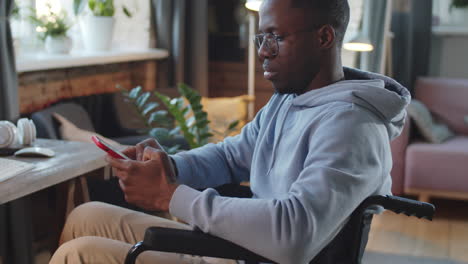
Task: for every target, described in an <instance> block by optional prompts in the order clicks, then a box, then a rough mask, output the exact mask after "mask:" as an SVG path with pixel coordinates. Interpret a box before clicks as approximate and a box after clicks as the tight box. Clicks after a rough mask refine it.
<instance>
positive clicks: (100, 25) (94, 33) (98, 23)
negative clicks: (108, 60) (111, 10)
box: [80, 16, 115, 52]
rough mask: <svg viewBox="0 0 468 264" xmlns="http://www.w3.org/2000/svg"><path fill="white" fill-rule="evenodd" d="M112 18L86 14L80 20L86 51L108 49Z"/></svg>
mask: <svg viewBox="0 0 468 264" xmlns="http://www.w3.org/2000/svg"><path fill="white" fill-rule="evenodd" d="M114 23H115V21H114V18H113V17H104V16H86V17H83V18H82V19H81V20H80V26H81V33H82V36H83V44H84V47H85V49H86V51H90V52H94V51H106V50H109V49H110V46H111V41H112V33H113V31H114Z"/></svg>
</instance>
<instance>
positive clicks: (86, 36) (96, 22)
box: [73, 0, 132, 51]
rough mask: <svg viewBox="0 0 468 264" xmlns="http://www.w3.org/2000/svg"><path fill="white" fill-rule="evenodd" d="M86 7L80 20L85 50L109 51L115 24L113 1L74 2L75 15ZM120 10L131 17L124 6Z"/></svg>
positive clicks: (85, 0) (80, 0) (81, 0)
mask: <svg viewBox="0 0 468 264" xmlns="http://www.w3.org/2000/svg"><path fill="white" fill-rule="evenodd" d="M86 3H87V5H86ZM86 6H87V9H86V14H85V16H83V17H81V19H80V26H81V32H82V36H83V43H84V46H85V49H86V50H88V51H105V50H109V48H110V44H111V41H112V35H113V31H114V24H115V19H114V17H113V16H114V13H115V6H114V0H74V2H73V7H74V12H75V15H80V14H82V13H83V12H84V11H85V7H86ZM122 10H123V12H124V14H125V15H126V16H127V17H131V16H132V15H131V13H130V12H129V10H128V9H127V8H126V7H125V6H122Z"/></svg>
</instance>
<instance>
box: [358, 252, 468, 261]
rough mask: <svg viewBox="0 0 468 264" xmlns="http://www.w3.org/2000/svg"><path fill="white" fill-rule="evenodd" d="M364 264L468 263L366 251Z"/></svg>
mask: <svg viewBox="0 0 468 264" xmlns="http://www.w3.org/2000/svg"><path fill="white" fill-rule="evenodd" d="M362 263H363V264H395V263H398V264H468V263H466V262H457V261H454V260H450V259H443V258H440V259H437V258H427V257H414V256H402V255H394V254H388V253H381V252H375V251H366V252H365V253H364V257H363V259H362Z"/></svg>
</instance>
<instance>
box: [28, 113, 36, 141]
mask: <svg viewBox="0 0 468 264" xmlns="http://www.w3.org/2000/svg"><path fill="white" fill-rule="evenodd" d="M29 127H30V128H31V144H32V143H34V142H35V141H36V139H37V129H36V125H34V122H33V121H32V120H31V119H29Z"/></svg>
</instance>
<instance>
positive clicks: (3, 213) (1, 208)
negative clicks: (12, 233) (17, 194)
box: [0, 204, 8, 264]
mask: <svg viewBox="0 0 468 264" xmlns="http://www.w3.org/2000/svg"><path fill="white" fill-rule="evenodd" d="M7 223H8V219H7V205H6V204H2V205H0V263H1V264H4V263H8V262H7V252H8V248H7V239H8V229H7Z"/></svg>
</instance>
